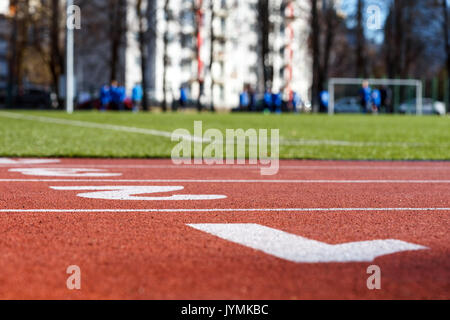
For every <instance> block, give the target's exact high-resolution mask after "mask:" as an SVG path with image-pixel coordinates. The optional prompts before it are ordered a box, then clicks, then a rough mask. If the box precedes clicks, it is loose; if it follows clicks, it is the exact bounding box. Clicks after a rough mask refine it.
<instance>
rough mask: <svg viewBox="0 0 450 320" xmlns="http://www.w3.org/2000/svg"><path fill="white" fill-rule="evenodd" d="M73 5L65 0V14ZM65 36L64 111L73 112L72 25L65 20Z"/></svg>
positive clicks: (71, 0)
mask: <svg viewBox="0 0 450 320" xmlns="http://www.w3.org/2000/svg"><path fill="white" fill-rule="evenodd" d="M72 5H73V0H67V8H66V13H67V16H69V15H70V14H71V12H69V10H71V7H72ZM66 29H67V37H66V41H67V43H66V111H67V113H73V100H74V74H73V52H74V40H73V27H71V26H70V25H69V23H68V20H67V21H66Z"/></svg>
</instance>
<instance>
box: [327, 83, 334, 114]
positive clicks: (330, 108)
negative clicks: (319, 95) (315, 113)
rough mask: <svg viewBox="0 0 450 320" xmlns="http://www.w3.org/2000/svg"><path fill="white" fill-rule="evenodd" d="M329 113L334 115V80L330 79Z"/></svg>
mask: <svg viewBox="0 0 450 320" xmlns="http://www.w3.org/2000/svg"><path fill="white" fill-rule="evenodd" d="M328 99H329V100H328V114H329V115H330V116H332V115H334V81H333V80H332V79H330V80H329V81H328Z"/></svg>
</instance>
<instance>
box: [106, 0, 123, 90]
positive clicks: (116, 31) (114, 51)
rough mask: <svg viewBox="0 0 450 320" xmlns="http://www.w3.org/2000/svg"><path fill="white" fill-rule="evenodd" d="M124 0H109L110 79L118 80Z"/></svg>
mask: <svg viewBox="0 0 450 320" xmlns="http://www.w3.org/2000/svg"><path fill="white" fill-rule="evenodd" d="M126 5H127V3H126V0H110V5H109V24H110V25H109V27H110V37H111V38H110V43H111V59H110V80H111V81H113V80H119V79H118V71H119V63H120V53H119V50H120V47H121V45H122V38H123V34H124V32H125V28H124V17H125V15H126V11H125V9H126Z"/></svg>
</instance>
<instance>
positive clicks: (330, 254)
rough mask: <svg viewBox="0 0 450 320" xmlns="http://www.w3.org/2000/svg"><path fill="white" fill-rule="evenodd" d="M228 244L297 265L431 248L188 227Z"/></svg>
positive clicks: (245, 227) (235, 226)
mask: <svg viewBox="0 0 450 320" xmlns="http://www.w3.org/2000/svg"><path fill="white" fill-rule="evenodd" d="M188 226H189V227H191V228H194V229H196V230H199V231H203V232H205V233H208V234H210V235H213V236H216V237H218V238H221V239H225V240H227V241H230V242H233V243H236V244H239V245H242V246H246V247H249V248H252V249H255V250H258V251H262V252H264V253H266V254H268V255H271V256H275V257H277V258H280V259H283V260H287V261H291V262H295V263H332V262H338V263H345V262H371V261H373V260H375V259H376V258H378V257H381V256H384V255H388V254H394V253H400V252H404V251H413V250H425V249H428V248H427V247H424V246H421V245H417V244H414V243H409V242H405V241H401V240H396V239H386V240H371V241H356V242H347V243H341V244H335V245H332V244H328V243H325V242H320V241H317V240H312V239H308V238H304V237H301V236H299V235H296V234H292V233H288V232H284V231H281V230H278V229H274V228H269V227H266V226H263V225H259V224H252V223H249V224H241V223H228V224H215V223H206V224H188Z"/></svg>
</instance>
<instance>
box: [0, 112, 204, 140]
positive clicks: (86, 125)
mask: <svg viewBox="0 0 450 320" xmlns="http://www.w3.org/2000/svg"><path fill="white" fill-rule="evenodd" d="M0 116H1V117H5V118H12V119H19V120H30V121H37V122H43V123H53V124H62V125H69V126H76V127H84V128H96V129H104V130H112V131H121V132H130V133H140V134H146V135H151V136H157V137H164V138H168V139H171V137H172V132H169V131H162V130H155V129H145V128H136V127H128V126H119V125H112V124H104V123H97V122H86V121H78V120H68V119H61V118H52V117H43V116H32V115H24V114H18V113H13V112H5V111H2V112H0ZM183 138H184V139H187V140H191V141H203V139H202V138H196V137H194V136H191V135H189V136H183Z"/></svg>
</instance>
